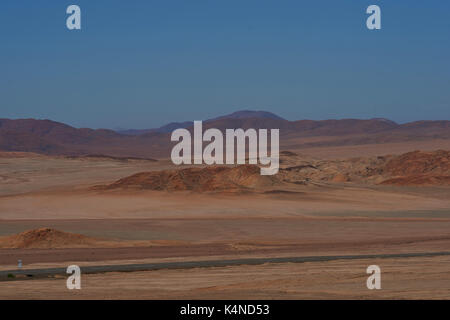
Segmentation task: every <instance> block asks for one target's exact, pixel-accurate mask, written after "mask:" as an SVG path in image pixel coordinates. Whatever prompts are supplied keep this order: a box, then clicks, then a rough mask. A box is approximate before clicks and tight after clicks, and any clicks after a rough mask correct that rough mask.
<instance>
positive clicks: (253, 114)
mask: <svg viewBox="0 0 450 320" xmlns="http://www.w3.org/2000/svg"><path fill="white" fill-rule="evenodd" d="M248 118H261V119H277V120H284V119H283V118H281V117H279V116H277V115H276V114H273V113H271V112H267V111H250V110H242V111H236V112H233V113H231V114H228V115H225V116H221V117H217V118H213V119H207V120H204V121H203V122H205V123H206V122H212V121H217V120H223V119H248ZM199 120H200V119H199ZM193 125H194V121H184V122H171V123H168V124H166V125H164V126H162V127H159V128H156V129H128V130H117V132H118V133H122V134H128V135H139V134H144V133H150V132H159V133H169V132H172V131H173V130H176V129H178V128H189V127H192V126H193Z"/></svg>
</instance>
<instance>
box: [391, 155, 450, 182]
mask: <svg viewBox="0 0 450 320" xmlns="http://www.w3.org/2000/svg"><path fill="white" fill-rule="evenodd" d="M384 169H385V171H386V172H387V173H388V174H390V175H392V176H407V175H422V174H434V175H445V174H450V151H444V150H438V151H435V152H422V151H414V152H408V153H405V154H402V155H400V156H397V157H395V158H393V159H391V160H390V161H389V162H388V163H386V166H385V168H384Z"/></svg>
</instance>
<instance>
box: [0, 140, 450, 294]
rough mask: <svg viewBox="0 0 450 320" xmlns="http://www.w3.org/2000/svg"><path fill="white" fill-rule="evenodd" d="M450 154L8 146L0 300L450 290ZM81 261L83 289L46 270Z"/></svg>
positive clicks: (0, 180) (386, 149)
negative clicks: (267, 160) (142, 151)
mask: <svg viewBox="0 0 450 320" xmlns="http://www.w3.org/2000/svg"><path fill="white" fill-rule="evenodd" d="M447 141H448V140H447ZM447 141H446V143H447V144H448V142H447ZM413 147H416V148H413ZM416 149H420V150H421V151H414V150H416ZM439 149H440V150H439ZM449 149H450V146H449V145H445V144H444V145H443V144H442V143H440V141H428V142H424V143H422V144H421V145H419V144H417V143H416V144H415V145H414V146H412V145H408V144H407V143H401V142H400V143H398V144H395V143H391V144H384V145H377V144H367V145H361V146H342V147H335V148H330V147H324V148H320V147H317V148H311V149H302V150H295V149H290V150H284V151H282V152H281V165H280V172H279V174H277V175H276V176H261V175H259V173H257V171H255V168H254V167H253V166H251V165H243V166H236V167H220V166H219V167H215V166H213V167H190V168H189V167H176V166H174V165H173V164H172V163H171V162H170V160H169V159H158V160H157V161H156V160H152V159H135V158H121V157H106V156H88V157H87V156H72V157H69V156H49V155H40V154H35V153H26V152H2V153H1V154H0V272H3V273H4V274H3V275H4V276H3V277H1V279H0V299H30V298H31V299H43V298H44V299H84V298H87V299H115V298H117V299H197V298H199V299H428V298H431V299H448V298H450V268H449V262H450V255H449V254H450V253H449V252H450V197H449V191H450V189H449V183H448V179H449V176H450V175H449V152H448V151H445V150H449ZM302 257H303V258H305V257H306V258H307V259H306V260H305V261H295V259H292V261H291V260H290V258H302ZM311 257H313V258H312V259H310V258H311ZM321 257H322V258H323V257H325V258H324V259H323V260H321V259H322V258H321ZM342 257H344V258H342ZM272 258H273V259H275V260H272V261H271V260H270V259H272ZM278 258H285V259H284V260H276V259H278ZM308 259H309V260H308ZM18 260H21V261H22V268H21V269H20V270H21V271H20V272H21V273H17V272H16V273H14V271H17V270H18ZM211 261H214V263H212V264H211V263H210V262H211ZM221 261H222V262H223V264H221ZM227 261H233V263H227ZM236 261H238V262H236ZM252 261H259V262H258V263H253V262H252ZM205 262H206V263H205ZM165 263H166V264H167V265H170V266H172V267H167V268H166V267H164V266H165ZM73 264H76V265H79V266H80V267H81V272H82V276H81V286H82V289H81V290H68V289H67V288H66V279H67V275H64V274H54V275H46V276H39V274H38V273H36V274H35V270H40V269H42V270H44V269H48V268H67V266H69V265H73ZM145 264H147V265H153V266H160V267H155V268H153V269H151V268H150V269H149V270H145V268H143V269H142V270H141V269H137V270H136V269H134V270H126V268H125V269H123V270H121V269H120V268H119V269H120V270H117V269H114V268H112V269H107V268H106V269H105V270H103V271H101V272H91V271H89V270H93V269H89V267H92V266H106V267H109V268H111V267H114V266H124V265H145ZM174 265H175V266H176V267H173V266H174ZM369 265H378V266H379V267H380V268H381V279H382V280H381V285H382V289H381V290H368V289H367V287H366V280H367V277H368V276H369V275H368V274H367V273H366V268H367V267H368V266H369ZM27 270H33V271H32V272H29V274H27ZM83 270H87V272H85V273H83ZM122 271H128V272H122Z"/></svg>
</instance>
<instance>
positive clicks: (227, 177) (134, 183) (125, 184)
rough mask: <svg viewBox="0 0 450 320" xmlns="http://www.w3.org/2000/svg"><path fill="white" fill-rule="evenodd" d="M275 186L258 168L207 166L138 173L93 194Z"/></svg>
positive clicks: (249, 166) (233, 189) (208, 190)
mask: <svg viewBox="0 0 450 320" xmlns="http://www.w3.org/2000/svg"><path fill="white" fill-rule="evenodd" d="M276 183H277V180H276V179H275V178H274V177H272V176H262V175H261V174H260V168H259V167H258V166H256V165H240V166H237V167H226V166H211V167H205V168H186V169H179V170H163V171H151V172H141V173H137V174H134V175H132V176H129V177H126V178H123V179H120V180H118V181H116V182H114V183H112V184H110V185H107V186H97V187H94V188H95V189H97V190H111V189H147V190H166V191H184V190H191V191H198V192H210V191H224V192H236V191H245V190H252V189H256V188H258V189H261V188H266V187H270V186H272V185H275V184H276Z"/></svg>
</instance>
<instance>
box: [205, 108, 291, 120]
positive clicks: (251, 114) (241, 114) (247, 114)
mask: <svg viewBox="0 0 450 320" xmlns="http://www.w3.org/2000/svg"><path fill="white" fill-rule="evenodd" d="M247 118H261V119H276V120H284V119H283V118H281V117H279V116H277V115H276V114H274V113H272V112H268V111H253V110H240V111H236V112H233V113H230V114H227V115H224V116H221V117H217V118H213V119H208V120H206V121H216V120H222V119H247Z"/></svg>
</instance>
